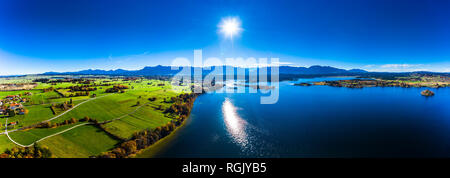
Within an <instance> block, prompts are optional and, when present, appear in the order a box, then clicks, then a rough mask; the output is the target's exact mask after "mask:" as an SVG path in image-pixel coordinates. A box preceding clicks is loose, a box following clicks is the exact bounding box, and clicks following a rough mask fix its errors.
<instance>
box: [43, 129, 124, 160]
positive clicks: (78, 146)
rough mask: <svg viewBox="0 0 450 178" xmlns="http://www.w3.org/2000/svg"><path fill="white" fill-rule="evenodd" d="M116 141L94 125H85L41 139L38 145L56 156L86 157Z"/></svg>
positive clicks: (103, 149)
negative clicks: (46, 148)
mask: <svg viewBox="0 0 450 178" xmlns="http://www.w3.org/2000/svg"><path fill="white" fill-rule="evenodd" d="M118 143H119V141H118V140H114V139H113V138H111V137H109V136H108V135H107V134H106V133H105V132H103V131H102V130H100V129H98V128H96V127H95V126H92V125H85V126H80V127H77V128H75V129H73V130H70V131H67V132H65V133H63V134H61V135H57V136H54V137H51V138H49V139H46V140H43V141H42V142H40V145H43V146H47V147H48V148H49V149H50V150H51V152H52V153H53V155H54V156H56V157H60V158H87V157H89V156H92V155H98V154H100V153H101V152H104V151H106V150H109V149H112V148H113V147H114V145H116V144H118Z"/></svg>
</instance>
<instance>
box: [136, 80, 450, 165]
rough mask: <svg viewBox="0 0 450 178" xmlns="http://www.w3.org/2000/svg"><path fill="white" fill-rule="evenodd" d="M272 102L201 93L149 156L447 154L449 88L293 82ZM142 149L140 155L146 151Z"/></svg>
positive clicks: (449, 139) (449, 151) (239, 95)
mask: <svg viewBox="0 0 450 178" xmlns="http://www.w3.org/2000/svg"><path fill="white" fill-rule="evenodd" d="M338 79H346V78H313V79H299V80H298V81H296V82H280V86H279V91H280V95H279V100H278V102H277V103H276V104H267V105H263V104H260V97H261V96H267V95H269V94H262V93H208V94H203V95H201V96H199V97H198V98H197V100H196V101H195V104H194V108H193V109H192V112H191V116H190V118H189V119H188V121H186V122H187V123H186V124H185V126H184V127H182V128H180V129H179V130H178V131H177V132H176V133H175V135H174V136H173V138H171V139H169V140H167V141H165V142H164V143H162V144H161V145H159V147H160V149H159V151H156V152H154V153H152V156H153V157H214V158H215V157H232V158H240V157H269V158H278V157H295V158H299V157H300V158H301V157H450V102H449V101H450V88H439V89H430V90H432V91H433V92H435V96H433V97H424V96H421V95H420V91H422V90H424V89H425V88H398V87H384V88H382V87H369V88H362V89H351V88H343V87H342V88H338V87H330V86H309V87H307V86H293V85H292V84H293V83H298V82H311V81H323V80H338ZM146 152H148V151H145V152H144V153H143V154H142V155H146V154H147V153H146Z"/></svg>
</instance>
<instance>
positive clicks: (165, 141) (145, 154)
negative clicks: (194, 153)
mask: <svg viewBox="0 0 450 178" xmlns="http://www.w3.org/2000/svg"><path fill="white" fill-rule="evenodd" d="M190 117H191V116H189V117H188V118H187V119H186V120H185V121H184V122H183V123H182V124H181V125H180V126H178V127H177V128H175V130H174V131H172V132H171V133H170V134H169V135H167V136H166V137H164V138H162V139H159V140H158V141H156V142H155V143H154V144H152V145H150V146H149V147H147V148H144V149H142V150H139V151H138V152H137V153H135V154H133V155H132V156H129V157H128V158H155V155H157V153H159V152H161V151H163V150H164V148H165V147H167V146H168V145H169V144H170V141H173V139H176V137H177V136H178V134H180V130H181V129H184V128H185V127H186V125H187V124H189V123H190V122H191V119H190Z"/></svg>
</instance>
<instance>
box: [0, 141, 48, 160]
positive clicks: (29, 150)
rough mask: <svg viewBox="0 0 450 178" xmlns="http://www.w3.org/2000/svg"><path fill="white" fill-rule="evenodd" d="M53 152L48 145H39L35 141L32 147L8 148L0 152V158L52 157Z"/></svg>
mask: <svg viewBox="0 0 450 178" xmlns="http://www.w3.org/2000/svg"><path fill="white" fill-rule="evenodd" d="M51 157H52V152H51V151H50V150H49V149H48V147H46V146H43V147H40V146H38V144H37V143H35V144H34V145H33V146H31V147H25V148H24V147H14V148H12V149H7V150H6V151H5V152H4V153H2V154H0V158H51Z"/></svg>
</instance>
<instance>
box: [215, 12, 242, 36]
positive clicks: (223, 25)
mask: <svg viewBox="0 0 450 178" xmlns="http://www.w3.org/2000/svg"><path fill="white" fill-rule="evenodd" d="M219 28H220V32H221V33H222V34H224V35H225V37H228V38H231V39H233V37H234V36H236V35H239V33H240V32H241V31H242V28H241V22H240V20H239V19H238V18H236V17H229V18H225V19H222V21H221V22H220V25H219Z"/></svg>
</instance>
